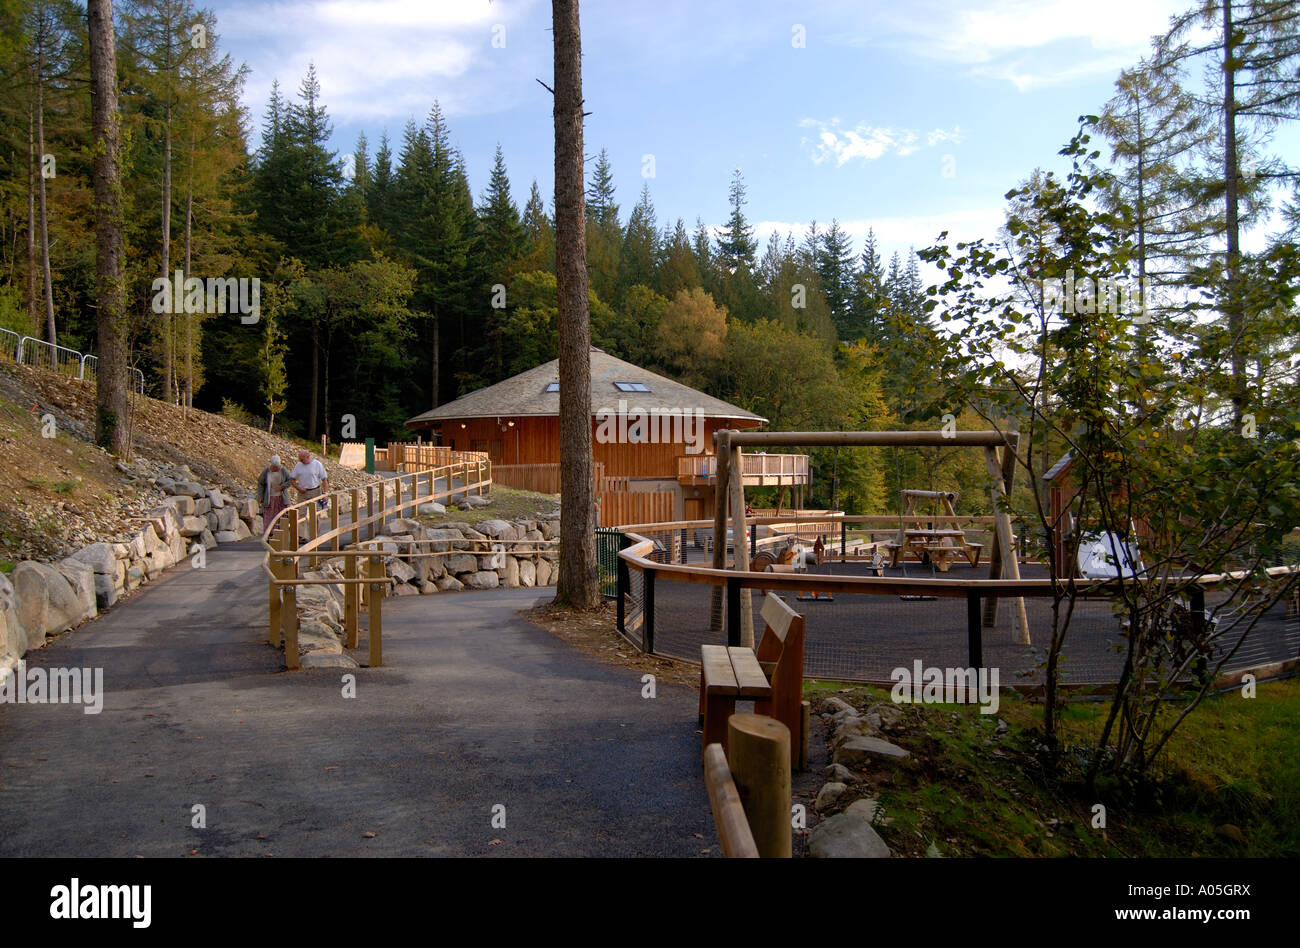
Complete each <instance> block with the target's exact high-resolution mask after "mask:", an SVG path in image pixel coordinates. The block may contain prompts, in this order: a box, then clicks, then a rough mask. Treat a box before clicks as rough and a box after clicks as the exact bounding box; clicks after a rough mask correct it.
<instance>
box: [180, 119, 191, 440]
mask: <svg viewBox="0 0 1300 948" xmlns="http://www.w3.org/2000/svg"><path fill="white" fill-rule="evenodd" d="M193 233H194V129H193V128H192V127H191V128H190V161H189V174H188V175H187V176H186V179H185V279H187V280H188V279H189V278H190V259H191V258H190V251H191V248H192V244H191V237H192V235H193ZM181 404H183V405H184V406H185V410H186V413H187V414H188V412H189V410H190V409H191V408H193V407H194V314H193V313H191V312H188V311H187V312H186V313H185V393H184V395H183V396H182V398H181Z"/></svg>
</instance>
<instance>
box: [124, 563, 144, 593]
mask: <svg viewBox="0 0 1300 948" xmlns="http://www.w3.org/2000/svg"><path fill="white" fill-rule="evenodd" d="M144 579H145V576H144V569H143V568H142V567H139V566H131V567H128V568H127V571H126V588H127V589H128V590H132V589H135V588H137V587H138V586H139V585H140V584H141V583H143V582H144Z"/></svg>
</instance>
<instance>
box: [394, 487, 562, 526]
mask: <svg viewBox="0 0 1300 948" xmlns="http://www.w3.org/2000/svg"><path fill="white" fill-rule="evenodd" d="M487 496H488V497H490V498H491V499H492V503H491V504H489V505H488V506H486V507H467V508H465V509H464V510H462V509H460V508H459V507H456V506H453V505H448V506H447V512H446V513H445V514H427V515H426V514H422V515H420V516H419V517H417V518H416V519H417V520H419V521H420V523H422V524H424V525H425V526H437V525H438V524H440V523H455V522H457V521H459V522H461V523H465V522H468V523H477V522H478V521H480V520H539V519H546V518H549V517H554V516H555V515H556V514H557V513H558V512H559V508H560V498H559V495H558V494H538V493H535V492H534V491H530V490H515V489H514V488H512V487H501V486H498V485H493V487H492V489H491V491H490V492H489V493H488V494H487Z"/></svg>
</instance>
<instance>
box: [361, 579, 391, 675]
mask: <svg viewBox="0 0 1300 948" xmlns="http://www.w3.org/2000/svg"><path fill="white" fill-rule="evenodd" d="M366 575H367V577H368V578H369V580H370V582H369V583H367V584H366V585H368V586H369V587H370V629H369V632H368V633H367V635H366V638H367V639H369V645H370V667H371V668H378V667H379V666H380V665H381V664H382V663H383V651H384V650H383V612H384V586H385V585H386V584H387V577H386V576H385V575H384V558H383V557H382V556H378V555H374V554H372V555H371V556H370V568H369V569H368V570H366Z"/></svg>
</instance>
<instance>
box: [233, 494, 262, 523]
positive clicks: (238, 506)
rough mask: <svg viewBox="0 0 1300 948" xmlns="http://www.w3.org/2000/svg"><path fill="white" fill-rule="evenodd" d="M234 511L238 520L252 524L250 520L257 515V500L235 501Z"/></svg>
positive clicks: (250, 498) (243, 499)
mask: <svg viewBox="0 0 1300 948" xmlns="http://www.w3.org/2000/svg"><path fill="white" fill-rule="evenodd" d="M235 510H236V511H237V512H238V514H239V519H240V520H247V521H249V522H252V519H253V518H254V517H256V516H257V513H258V511H257V499H256V498H254V497H241V498H239V500H237V501H235Z"/></svg>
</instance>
